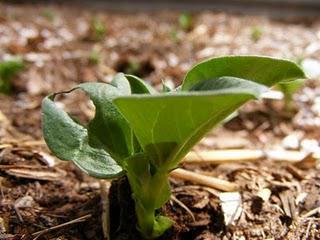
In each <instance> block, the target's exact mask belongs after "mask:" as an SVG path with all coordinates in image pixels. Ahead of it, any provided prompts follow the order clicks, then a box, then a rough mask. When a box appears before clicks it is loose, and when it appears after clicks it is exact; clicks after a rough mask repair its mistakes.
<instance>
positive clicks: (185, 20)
mask: <svg viewBox="0 0 320 240" xmlns="http://www.w3.org/2000/svg"><path fill="white" fill-rule="evenodd" d="M178 20H179V25H180V27H181V29H182V30H183V31H185V32H187V31H190V30H191V28H192V25H193V19H192V16H191V14H189V13H182V14H180V16H179V19H178Z"/></svg>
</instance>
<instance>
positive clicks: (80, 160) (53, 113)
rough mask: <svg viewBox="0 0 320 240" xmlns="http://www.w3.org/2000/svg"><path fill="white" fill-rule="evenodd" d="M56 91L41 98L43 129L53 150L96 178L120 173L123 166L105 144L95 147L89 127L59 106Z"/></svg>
mask: <svg viewBox="0 0 320 240" xmlns="http://www.w3.org/2000/svg"><path fill="white" fill-rule="evenodd" d="M53 98H54V95H51V96H50V97H46V98H45V99H44V100H43V102H42V129H43V135H44V138H45V141H46V143H47V145H48V147H49V148H50V150H51V151H52V152H53V153H54V154H55V155H56V156H57V157H58V158H60V159H62V160H72V161H73V162H74V163H75V164H76V165H77V166H78V167H79V168H80V169H81V170H83V171H84V172H86V173H87V174H89V175H90V176H93V177H97V178H113V177H117V176H119V175H121V174H123V172H122V168H121V167H120V166H119V165H118V164H117V163H116V162H115V161H114V160H113V159H112V158H111V157H110V155H109V154H107V153H106V152H105V151H104V150H103V149H102V147H101V146H100V148H98V147H97V146H96V147H92V146H91V145H90V144H89V142H88V131H87V129H86V128H85V127H83V126H81V125H80V124H78V123H76V122H75V121H73V120H72V118H71V117H70V116H69V115H68V114H67V113H66V112H64V111H63V110H62V109H60V108H58V107H57V105H56V104H55V103H54V102H53Z"/></svg>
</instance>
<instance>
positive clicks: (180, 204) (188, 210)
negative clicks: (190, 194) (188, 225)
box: [170, 195, 196, 222]
mask: <svg viewBox="0 0 320 240" xmlns="http://www.w3.org/2000/svg"><path fill="white" fill-rule="evenodd" d="M170 198H171V200H172V201H174V202H175V203H177V204H178V205H179V206H180V207H182V208H183V209H184V210H185V211H186V212H187V213H188V214H189V215H190V217H191V218H192V221H194V222H195V221H196V218H195V217H194V215H193V213H192V212H191V210H190V209H189V208H188V207H187V206H186V205H185V204H184V203H183V202H181V201H180V200H179V199H177V198H176V197H175V196H173V195H171V197H170Z"/></svg>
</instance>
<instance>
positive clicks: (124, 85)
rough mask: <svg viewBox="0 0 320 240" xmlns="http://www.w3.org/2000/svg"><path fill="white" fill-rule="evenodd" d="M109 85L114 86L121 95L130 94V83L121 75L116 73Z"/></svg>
mask: <svg viewBox="0 0 320 240" xmlns="http://www.w3.org/2000/svg"><path fill="white" fill-rule="evenodd" d="M111 85H113V86H115V87H116V88H117V89H118V91H120V92H121V93H122V94H123V95H129V94H131V87H130V83H129V81H128V79H127V78H126V76H125V75H124V74H123V73H118V74H117V75H116V76H115V77H114V78H113V79H112V82H111Z"/></svg>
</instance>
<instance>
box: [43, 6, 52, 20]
mask: <svg viewBox="0 0 320 240" xmlns="http://www.w3.org/2000/svg"><path fill="white" fill-rule="evenodd" d="M41 16H43V17H44V18H46V19H47V20H48V21H49V22H53V21H54V19H55V12H54V11H53V10H52V9H51V8H45V9H44V10H43V11H42V12H41Z"/></svg>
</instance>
